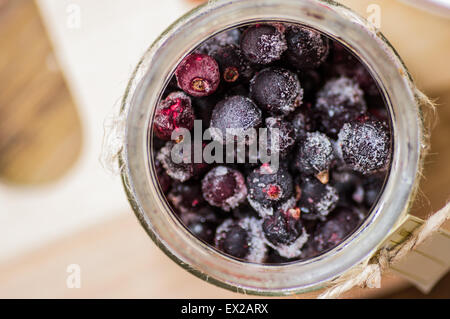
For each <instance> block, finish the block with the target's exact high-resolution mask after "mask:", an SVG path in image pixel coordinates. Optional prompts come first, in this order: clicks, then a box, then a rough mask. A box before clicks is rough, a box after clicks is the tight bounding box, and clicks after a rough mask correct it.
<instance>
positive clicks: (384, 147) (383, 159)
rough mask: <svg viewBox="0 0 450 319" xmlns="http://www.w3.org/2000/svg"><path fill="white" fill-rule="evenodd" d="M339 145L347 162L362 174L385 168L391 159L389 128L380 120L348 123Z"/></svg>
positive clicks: (342, 132)
mask: <svg viewBox="0 0 450 319" xmlns="http://www.w3.org/2000/svg"><path fill="white" fill-rule="evenodd" d="M338 145H339V148H340V152H341V155H342V159H343V160H344V162H345V164H346V165H348V166H349V167H350V168H351V169H352V170H354V171H357V172H360V173H362V174H372V173H375V172H377V171H382V170H385V169H386V167H387V165H388V163H389V159H390V153H391V151H390V136H389V130H388V129H387V127H386V126H385V125H383V123H382V122H379V121H371V120H368V121H365V120H363V121H354V122H351V123H346V124H345V125H344V126H343V127H342V129H341V131H340V132H339V139H338Z"/></svg>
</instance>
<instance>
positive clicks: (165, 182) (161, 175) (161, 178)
mask: <svg viewBox="0 0 450 319" xmlns="http://www.w3.org/2000/svg"><path fill="white" fill-rule="evenodd" d="M155 170H156V176H157V177H158V182H159V185H160V186H161V189H162V191H163V193H167V191H168V190H169V189H170V186H171V184H172V179H171V178H170V177H169V175H167V173H166V171H165V170H164V168H163V166H162V164H161V162H160V161H159V160H158V159H156V160H155Z"/></svg>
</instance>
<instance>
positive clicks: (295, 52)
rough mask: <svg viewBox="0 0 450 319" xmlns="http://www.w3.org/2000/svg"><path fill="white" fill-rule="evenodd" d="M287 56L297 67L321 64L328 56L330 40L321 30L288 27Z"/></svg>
mask: <svg viewBox="0 0 450 319" xmlns="http://www.w3.org/2000/svg"><path fill="white" fill-rule="evenodd" d="M286 41H287V46H288V48H287V51H286V58H287V60H288V61H289V63H291V65H292V66H294V67H295V68H297V69H310V68H317V67H318V66H320V65H321V64H322V63H323V62H324V61H325V60H326V58H327V57H328V51H329V41H328V39H327V38H326V37H325V36H323V35H321V34H320V33H319V32H317V31H314V30H311V29H308V28H304V27H298V26H291V27H288V28H287V29H286Z"/></svg>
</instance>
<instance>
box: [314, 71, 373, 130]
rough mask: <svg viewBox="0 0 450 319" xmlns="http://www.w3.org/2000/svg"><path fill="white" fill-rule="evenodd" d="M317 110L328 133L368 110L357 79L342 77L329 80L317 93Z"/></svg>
mask: <svg viewBox="0 0 450 319" xmlns="http://www.w3.org/2000/svg"><path fill="white" fill-rule="evenodd" d="M315 110H316V111H317V112H318V115H319V117H320V120H321V122H322V125H323V127H324V129H325V130H326V132H327V133H328V134H332V135H336V134H337V133H338V132H339V130H340V129H341V128H342V126H343V125H344V124H345V123H347V122H350V121H352V120H355V119H357V118H358V117H359V116H361V115H362V114H364V113H365V112H366V111H367V107H366V102H365V100H364V93H363V91H362V90H361V89H360V88H359V85H358V83H356V82H355V81H353V80H351V79H349V78H346V77H341V78H338V79H333V80H330V81H328V82H327V83H326V84H325V86H324V87H323V88H322V89H321V90H320V91H319V93H318V94H317V100H316V105H315Z"/></svg>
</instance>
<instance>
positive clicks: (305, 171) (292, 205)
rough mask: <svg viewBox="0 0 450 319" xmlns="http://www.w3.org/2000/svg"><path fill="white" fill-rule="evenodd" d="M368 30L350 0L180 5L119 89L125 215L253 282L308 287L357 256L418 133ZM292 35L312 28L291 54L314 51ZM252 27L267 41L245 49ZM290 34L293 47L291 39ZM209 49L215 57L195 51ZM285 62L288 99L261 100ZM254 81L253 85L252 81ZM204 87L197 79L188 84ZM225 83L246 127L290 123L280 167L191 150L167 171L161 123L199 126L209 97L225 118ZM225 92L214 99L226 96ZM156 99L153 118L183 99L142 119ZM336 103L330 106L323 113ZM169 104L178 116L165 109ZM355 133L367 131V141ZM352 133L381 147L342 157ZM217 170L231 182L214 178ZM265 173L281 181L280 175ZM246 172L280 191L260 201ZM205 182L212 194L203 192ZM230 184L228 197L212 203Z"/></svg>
mask: <svg viewBox="0 0 450 319" xmlns="http://www.w3.org/2000/svg"><path fill="white" fill-rule="evenodd" d="M255 30H256V31H255ZM299 30H300V35H299V33H298V32H299ZM308 30H311V31H308ZM371 30H372V29H371V28H370V27H369V26H367V25H366V24H365V22H364V21H363V20H362V19H361V18H360V17H358V16H357V15H355V14H354V13H353V12H351V11H350V10H348V9H346V8H344V7H342V6H340V5H337V4H335V3H330V2H328V1H327V2H322V1H294V0H292V1H287V0H283V1H279V0H265V1H261V0H258V1H256V0H255V1H253V0H250V1H234V2H232V3H230V2H227V1H217V2H215V3H213V4H210V5H204V6H201V7H199V8H197V9H195V10H193V11H191V12H190V13H188V14H187V15H186V16H184V17H182V18H181V19H180V20H178V21H177V22H176V23H175V24H173V25H172V26H171V27H170V28H169V29H168V30H167V31H166V32H165V33H164V34H163V35H162V36H161V37H160V38H159V39H158V40H157V41H156V42H155V43H154V44H153V45H152V46H151V48H150V49H149V50H148V51H147V53H146V54H145V55H144V57H143V59H142V60H141V62H140V63H139V65H138V67H137V69H136V72H135V73H134V75H133V78H132V79H131V81H130V84H129V87H128V89H127V92H126V96H125V99H124V104H123V110H122V112H123V114H124V115H125V116H126V132H125V145H124V149H123V151H122V153H121V154H120V161H121V162H122V164H123V170H122V177H123V180H124V185H125V186H126V187H125V188H126V191H127V194H128V198H129V200H130V203H131V204H132V207H133V210H134V211H135V213H136V216H137V217H138V219H139V221H140V222H141V224H142V225H143V227H144V228H145V229H146V231H147V232H148V234H149V235H150V237H151V238H152V239H153V240H154V241H155V243H156V244H157V245H158V246H159V247H160V248H161V249H163V251H164V252H165V253H166V254H167V255H168V256H170V257H171V258H172V259H173V260H174V261H176V262H177V263H178V264H180V265H181V266H183V267H185V268H186V269H187V270H189V271H191V272H192V273H194V274H195V275H197V276H199V277H201V278H203V279H205V280H208V281H209V282H212V283H214V284H217V285H219V286H222V287H225V288H228V289H231V290H233V291H241V292H245V293H252V294H260V295H286V294H294V293H302V292H306V291H309V290H312V289H318V288H320V287H323V286H325V285H326V284H327V282H329V281H330V280H332V279H334V278H336V277H337V276H339V275H341V274H343V273H344V272H345V271H347V270H348V269H350V268H351V267H352V266H354V265H356V264H357V263H359V262H361V261H362V260H364V259H366V258H368V257H370V255H371V254H372V253H373V252H374V251H375V250H376V248H377V246H378V245H379V244H380V243H381V242H382V241H383V239H384V238H385V237H386V236H387V235H388V234H389V232H390V231H391V230H392V229H393V228H394V227H395V225H396V223H398V222H399V220H400V219H401V218H402V217H403V216H404V214H405V213H406V211H407V209H408V203H409V202H410V200H411V197H412V196H414V186H415V182H416V175H417V170H418V169H419V166H420V156H421V134H422V131H421V118H420V112H419V108H418V105H417V103H416V101H415V97H414V90H413V87H412V82H411V80H410V78H409V76H408V73H407V70H406V69H405V67H404V66H403V64H402V62H401V60H400V58H399V57H398V56H397V55H396V53H395V51H394V50H393V49H392V47H391V46H390V45H389V44H388V43H387V41H386V40H385V39H384V38H382V37H381V35H379V34H378V35H375V34H374V33H373V32H372V31H371ZM271 32H272V33H273V34H270V33H271ZM309 32H312V33H311V34H313V35H314V36H313V35H311V34H310V33H309ZM268 33H269V34H268ZM254 37H256V38H257V40H255V39H254ZM258 37H259V38H258ZM304 37H306V38H308V37H309V38H311V37H315V39H316V40H317V37H318V39H320V40H321V41H322V42H323V43H322V45H325V46H326V50H325V51H326V52H324V51H323V50H322V51H321V52H319V55H321V57H319V58H317V56H314V57H312V58H311V59H310V60H308V61H307V63H296V61H299V59H298V57H296V56H295V54H296V52H297V53H298V52H303V54H305V52H306V53H307V52H315V53H316V55H317V51H320V50H316V51H314V49H317V48H314V47H312V48H311V47H308V46H306V47H301V46H302V45H303V43H305V41H303V42H302V41H300V40H303V38H304ZM261 38H263V39H269V40H270V41H269V42H268V43H265V44H267V45H266V46H265V45H262V47H263V48H264V50H265V51H264V52H263V53H267V54H265V55H264V54H263V56H261V55H260V56H258V48H257V47H256V48H255V43H256V44H258V43H261V42H258V41H261V40H260V39H261ZM211 39H212V40H211ZM205 41H207V42H205ZM271 41H272V42H271ZM274 41H275V42H276V41H278V42H280V43H274ZM306 42H308V41H306ZM205 43H206V45H205ZM308 43H309V42H308ZM324 43H325V44H324ZM263 44H264V43H263ZM252 45H253V47H252ZM271 45H272V49H274V50H272V51H271V48H270V46H271ZM296 45H299V46H300V49H303V50H299V51H295V49H296V48H297V49H298V46H297V47H296ZM267 46H269V48H267ZM260 47H261V46H260ZM224 48H225V49H224ZM230 48H232V49H231V51H230V52H228V51H227V50H229V49H230ZM236 50H237V52H238V56H239V58H238V60H239V61H240V62H239V63H240V64H239V65H236V67H235V65H233V63H232V62H229V60H230V59H226V58H225V59H224V57H227V58H228V57H229V56H230V55H231V56H232V55H233V54H236ZM255 50H256V54H255ZM308 50H309V51H308ZM225 51H226V52H225ZM292 55H294V57H292ZM209 57H213V58H212V59H211V60H212V61H213V62H211V63H212V64H214V63H216V65H212V66H211V63H210V64H208V61H209V60H208V59H209ZM241 58H242V59H241ZM189 59H191V60H189ZM202 59H203V60H202ZM204 59H206V60H207V61H206V62H205V60H204ZM318 59H319V60H321V61H320V62H318V63H315V61H316V62H317V60H318ZM231 60H233V59H231ZM300 61H303V62H304V60H301V59H300ZM217 62H218V63H217ZM196 63H197V64H202V63H206V66H203V68H209V70H210V71H209V72H208V75H211V74H212V73H213V74H212V75H211V76H212V77H214V76H216V75H215V71H214V70H217V71H218V72H217V73H218V77H219V81H218V82H217V81H215V79H208V81H207V83H203V82H201V80H202V77H201V76H200V75H201V74H200V75H199V74H195V76H194V77H195V79H194V78H192V79H191V78H189V76H188V77H187V78H188V81H187V82H186V81H184V80H185V79H184V77H185V74H188V75H189V74H190V72H191V71H192V70H191V71H190V70H187V71H186V66H187V67H189V66H192V65H195V64H196ZM242 63H244V65H245V66H244V67H242ZM180 65H182V67H180ZM230 66H232V67H235V68H227V67H230ZM182 68H184V69H183V70H182V72H181V71H180V69H182ZM201 68H202V67H201V66H200V69H201ZM211 69H213V71H211ZM195 72H196V71H195ZM195 72H194V73H195ZM286 72H287V73H288V74H289V75H291V77H290V78H289V76H287V77H288V78H289V79H288V80H287V81H288V82H289V81H291V82H292V81H293V82H295V83H297V80H298V82H299V83H300V87H301V88H300V89H299V88H298V87H297V86H296V85H289V90H288V92H292V91H293V90H294V91H296V92H297V98H296V99H295V102H293V103H289V105H290V106H291V104H295V105H296V107H295V108H292V109H287V110H286V109H283V108H278V109H273V108H272V107H273V105H274V104H276V103H274V101H273V100H272V101H271V102H270V103H265V102H267V101H266V100H267V99H270V97H267V94H268V91H269V93H270V90H267V86H269V88H270V83H272V82H271V80H270V79H271V78H277V79H278V78H280V77H281V79H283V77H284V78H286V74H287V73H286ZM292 74H293V75H292ZM264 78H266V79H267V78H269V80H268V81H265V79H264ZM292 78H294V80H292ZM185 82H186V83H187V84H186V83H185ZM216 82H217V83H216ZM258 82H260V83H262V84H261V85H260V86H261V90H263V91H264V89H265V90H266V91H265V92H262V93H260V92H258ZM267 83H269V85H267ZM277 83H278V82H277ZM291 84H292V83H291ZM189 85H191V86H189ZM207 89H208V90H209V89H211V92H207V93H205V94H197V92H196V90H197V91H198V92H201V93H202V92H203V93H204V92H205V91H207ZM183 91H184V93H181V92H183ZM273 91H276V88H274V90H273ZM177 92H178V93H177ZM259 93H260V94H259ZM275 93H276V92H275ZM202 95H203V96H202ZM236 96H238V97H240V98H241V99H238V100H239V101H240V102H239V103H240V104H245V103H243V102H242V101H247V102H248V101H249V100H248V98H251V101H253V102H254V103H252V104H253V105H256V107H257V108H258V109H259V112H260V114H259V116H260V119H259V121H260V123H259V122H258V121H256V122H258V123H256V122H255V127H260V126H261V127H266V126H275V127H283V123H286V122H287V123H289V124H288V125H289V126H291V128H292V126H293V128H294V130H293V131H294V132H293V134H292V138H293V139H294V140H295V145H292V148H290V149H289V151H288V152H287V154H284V155H283V156H282V157H281V159H280V171H282V173H280V174H282V176H278V179H277V178H272V179H271V178H270V177H269V181H268V182H267V177H261V174H260V173H261V171H262V170H264V169H266V166H265V165H261V163H259V165H256V166H255V165H244V164H232V165H228V164H210V165H206V164H205V165H203V164H194V165H191V167H189V169H187V170H186V169H184V168H181V169H180V168H179V167H178V168H176V169H175V171H173V170H172V168H173V167H172V166H171V165H168V162H167V158H168V157H169V156H170V150H171V147H172V146H173V145H174V144H176V142H179V141H175V142H174V141H167V140H170V137H169V136H170V132H171V129H170V127H172V129H173V127H178V124H180V125H179V126H180V127H185V128H187V129H192V125H193V123H192V121H193V119H194V117H195V118H196V119H200V120H202V121H203V123H204V124H203V128H204V129H205V128H207V127H208V126H209V124H210V121H211V119H210V118H211V114H212V112H213V110H214V112H216V113H217V114H216V115H215V117H216V118H219V119H220V118H229V114H227V113H226V112H225V113H224V114H221V112H219V111H220V110H219V111H218V110H215V109H217V108H222V109H223V104H225V105H226V104H227V103H226V101H229V100H230V99H235V100H236ZM243 97H245V99H244V98H243ZM265 99H266V100H265ZM164 101H166V102H164ZM224 101H225V102H224ZM232 102H233V103H228V104H230V105H236V103H237V102H235V101H232ZM164 103H166V104H165V105H162V106H161V104H164ZM239 103H237V104H239ZM281 104H282V103H281ZM180 105H181V106H186V107H182V108H181V109H180ZM245 107H248V106H245ZM158 108H159V110H158ZM190 108H191V109H190ZM161 109H163V111H165V112H166V113H164V115H165V117H163V119H165V120H167V119H170V120H173V119H174V116H173V112H172V113H171V110H172V111H174V110H175V112H180V111H183V112H184V111H186V109H188V110H187V111H186V113H185V114H184V116H183V117H182V120H181V121H178V122H177V123H169V124H171V125H169V130H168V132H166V131H159V129H160V128H161V125H159V126H158V125H156V124H155V117H156V118H157V116H158V112H160V111H161ZM245 110H246V109H245ZM342 110H344V112H343V113H342V114H341V115H342V116H340V117H339V116H336V114H338V115H339V114H340V113H339V112H341V111H342ZM247 111H248V110H247ZM249 112H250V111H248V112H247V113H249ZM250 113H251V112H250ZM175 117H176V118H177V119H178V120H179V119H180V117H179V114H178V113H176V114H175ZM213 117H214V116H213ZM299 117H301V118H300V120H299ZM305 117H306V119H307V121H306V122H307V123H306V125H305V123H304V122H305ZM157 120H158V121H159V120H160V118H159V119H157ZM296 121H297V122H298V121H300V122H301V123H300V124H299V125H296V124H295V123H296ZM213 122H214V119H213ZM216 122H217V121H216ZM244 122H246V123H247V122H248V121H244ZM280 123H281V124H280ZM163 124H164V123H163ZM226 125H229V123H227V124H226ZM280 125H281V126H280ZM155 128H156V129H155ZM298 128H300V129H298ZM282 130H283V129H282ZM361 136H365V137H366V136H368V137H370V138H375V139H377V140H376V143H369V144H367V143H366V142H367V141H366V140H365V139H362V138H361ZM207 142H209V141H207ZM369 142H370V141H369ZM364 143H366V144H364ZM292 144H294V143H292ZM355 144H361V145H363V146H364V145H365V146H364V147H367V146H369V147H374V145H373V144H376V145H375V147H377V145H378V146H379V145H381V146H382V147H384V148H383V149H382V150H380V149H376V152H375V153H377V152H378V153H380V154H383V150H384V152H385V154H384V155H385V158H384V159H383V160H381V162H382V163H381V164H378V166H377V165H372V166H370V165H371V164H370V163H367V156H368V157H370V156H372V155H373V154H370V153H367V154H364V153H362V154H359V155H367V156H366V157H361V156H360V157H361V158H358V157H356V158H354V157H352V156H353V155H355V154H353V153H352V150H354V149H353V148H354V146H355ZM312 149H314V150H317V149H318V151H322V152H323V150H324V149H330V152H331V154H332V155H331V157H332V158H331V159H329V163H328V164H329V165H328V164H327V163H325V164H324V165H325V166H324V167H325V168H324V167H319V166H320V165H317V162H315V159H314V158H313V159H311V160H308V156H309V155H310V153H309V152H308V151H309V150H312ZM356 149H357V148H356ZM322 157H323V156H322ZM375 160H377V158H375ZM367 165H368V166H367ZM283 174H284V175H283ZM238 175H239V176H238ZM269 175H270V174H269ZM217 177H219V179H223V180H222V182H221V183H223V184H224V185H234V189H235V190H236V191H235V190H233V191H231V190H230V189H227V188H226V187H225V188H224V189H220V185H219V186H218V185H217ZM225 177H226V178H228V180H227V179H226V178H225ZM260 177H261V180H262V181H263V183H260V180H259V179H258V178H260ZM224 178H225V179H224ZM255 178H257V179H255ZM274 180H278V181H280V183H281V184H283V183H286V181H287V183H290V185H288V186H286V188H283V187H284V186H285V185H278V184H276V182H274ZM253 181H258V182H257V183H256V184H255V185H252V184H253V183H252V182H253ZM219 184H220V183H219ZM258 185H263V187H262V188H265V189H261V190H260V191H261V192H263V193H264V194H265V195H268V196H269V197H271V198H272V197H274V196H275V198H276V197H277V196H278V195H280V190H281V191H282V193H283V194H287V193H289V196H287V198H284V199H283V201H280V203H279V205H271V204H268V205H265V204H264V203H261V199H260V198H258V196H257V195H255V192H256V193H257V192H258V191H259V190H258V189H257V188H258ZM202 186H203V187H202ZM272 186H277V187H278V188H277V187H275V188H273V189H272V188H271V187H272ZM217 187H219V188H217ZM243 188H245V190H243ZM255 188H256V189H255ZM214 189H219V190H220V194H219V195H220V196H215V195H217V192H216V193H214V192H212V193H211V194H208V193H209V192H210V191H211V190H214ZM227 192H228V193H227ZM261 192H260V193H261ZM240 195H242V196H240ZM246 195H248V196H246ZM252 195H255V196H252ZM233 196H234V197H235V198H234V199H235V200H234V201H228V202H227V203H228V204H225V203H224V202H226V201H223V200H224V199H229V198H230V197H233ZM324 198H325V199H324ZM272 199H273V198H272ZM221 200H222V201H221ZM262 201H263V200H262ZM315 201H317V202H321V201H322V202H321V203H319V204H320V205H315V204H317V203H316V202H315ZM272 202H273V201H272ZM272 202H270V203H272ZM230 203H231V204H230ZM261 204H262V206H261ZM324 206H325V208H323V207H324ZM318 207H319V208H318ZM249 216H250V217H249ZM286 229H287V234H284V235H286V236H284V238H281V239H280V238H279V237H283V236H282V235H283V234H281V233H280V232H281V231H284V232H286ZM293 229H295V230H293ZM292 232H294V233H295V232H296V233H295V234H293V233H292ZM290 236H291V237H292V236H294V237H293V238H289V237H290ZM243 242H245V243H246V244H245V245H240V243H243ZM243 246H245V247H243ZM293 246H295V247H293Z"/></svg>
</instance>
